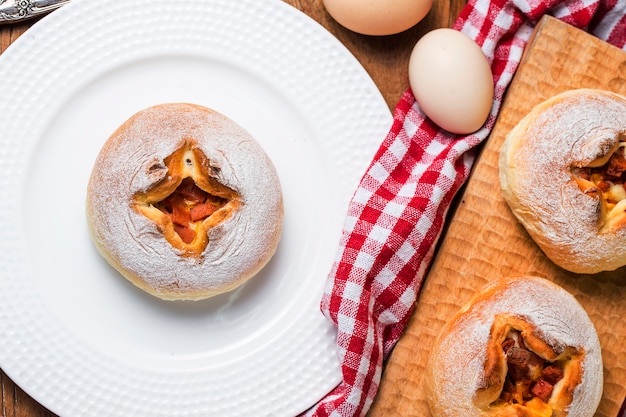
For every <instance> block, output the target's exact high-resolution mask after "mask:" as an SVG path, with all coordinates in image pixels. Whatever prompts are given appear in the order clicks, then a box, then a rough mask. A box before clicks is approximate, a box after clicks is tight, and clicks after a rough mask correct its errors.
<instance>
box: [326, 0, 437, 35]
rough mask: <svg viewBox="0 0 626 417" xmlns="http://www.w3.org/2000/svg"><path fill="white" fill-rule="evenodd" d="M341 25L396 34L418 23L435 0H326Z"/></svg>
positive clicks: (332, 14)
mask: <svg viewBox="0 0 626 417" xmlns="http://www.w3.org/2000/svg"><path fill="white" fill-rule="evenodd" d="M323 3H324V6H325V7H326V10H327V11H328V13H329V14H330V15H331V16H332V17H333V19H335V20H336V21H337V22H338V23H339V24H341V25H342V26H344V27H346V28H348V29H350V30H352V31H354V32H357V33H361V34H363V35H376V36H382V35H393V34H396V33H400V32H403V31H405V30H407V29H409V28H410V27H412V26H415V25H416V24H417V23H418V22H419V21H420V20H422V19H423V18H424V17H425V16H426V15H427V14H428V12H429V11H430V8H431V7H432V4H433V0H323Z"/></svg>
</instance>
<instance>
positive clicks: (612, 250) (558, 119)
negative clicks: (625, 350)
mask: <svg viewBox="0 0 626 417" xmlns="http://www.w3.org/2000/svg"><path fill="white" fill-rule="evenodd" d="M625 141H626V98H624V97H622V96H620V95H617V94H614V93H610V92H606V91H600V90H592V89H580V90H572V91H567V92H565V93H562V94H559V95H557V96H555V97H552V98H550V99H548V100H546V101H545V102H543V103H540V104H539V105H537V106H536V107H535V108H534V109H533V110H532V111H531V112H530V113H529V114H528V115H527V116H526V117H524V118H523V119H522V120H521V121H520V122H519V123H518V124H517V125H516V126H515V127H514V128H513V129H512V130H511V131H510V132H509V134H508V135H507V138H506V140H505V142H504V144H503V146H502V149H501V152H500V167H499V169H500V184H501V189H502V195H503V197H504V199H505V201H506V202H507V203H508V205H509V207H510V208H511V211H512V212H513V214H514V215H515V216H516V217H517V219H518V220H519V221H520V223H521V224H522V225H523V226H524V227H525V228H526V230H527V231H528V234H529V235H530V236H531V238H532V239H533V240H534V241H535V242H536V243H537V245H538V246H539V247H540V248H541V249H542V250H543V252H544V253H545V254H546V255H547V256H548V258H550V259H551V260H552V261H553V262H554V263H555V264H557V265H559V266H560V267H562V268H564V269H566V270H569V271H572V272H575V273H597V272H600V271H608V270H614V269H617V268H619V267H621V266H623V265H626V227H625V225H626V210H625V209H626V199H623V198H624V197H626V193H625V192H624V187H623V185H622V184H623V180H624V178H623V176H621V178H613V177H611V178H610V180H611V181H604V179H602V178H601V180H600V181H596V182H594V181H592V180H590V179H589V178H587V177H586V176H588V175H589V173H592V172H594V171H600V170H599V169H598V167H600V166H603V165H605V164H607V163H608V162H609V160H610V159H611V157H613V156H615V157H617V156H618V152H619V153H620V154H619V155H622V154H624V145H626V143H624V142H625ZM620 144H622V145H620ZM620 159H623V158H621V156H620ZM600 172H601V171H600ZM583 174H586V176H583ZM612 181H615V182H616V184H613V183H612ZM601 185H607V186H610V185H614V187H612V188H611V187H610V189H609V190H602V189H600V187H599V186H601ZM612 190H615V191H616V192H617V193H613V192H612ZM620 199H622V200H621V201H619V202H616V201H614V200H620Z"/></svg>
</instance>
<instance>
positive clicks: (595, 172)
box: [572, 142, 626, 210]
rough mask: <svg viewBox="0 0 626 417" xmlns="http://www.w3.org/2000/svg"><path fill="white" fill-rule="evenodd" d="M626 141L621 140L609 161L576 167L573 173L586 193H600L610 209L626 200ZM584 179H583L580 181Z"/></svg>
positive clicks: (594, 194)
mask: <svg viewBox="0 0 626 417" xmlns="http://www.w3.org/2000/svg"><path fill="white" fill-rule="evenodd" d="M625 147H626V142H620V144H619V146H618V148H617V150H616V151H615V152H613V154H611V156H610V157H609V159H608V161H606V163H604V164H602V165H600V166H589V167H581V168H574V169H573V170H572V173H573V174H574V176H575V177H576V178H578V179H579V186H580V188H581V190H582V191H583V192H584V193H585V194H589V195H591V196H593V197H596V196H598V195H600V196H601V197H602V200H603V201H604V204H605V206H606V208H607V209H608V210H611V209H612V208H614V207H615V205H616V204H617V203H619V202H620V201H622V200H626V189H625V188H624V183H626V157H625V155H624V149H625ZM580 180H582V181H580Z"/></svg>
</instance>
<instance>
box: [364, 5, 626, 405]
mask: <svg viewBox="0 0 626 417" xmlns="http://www.w3.org/2000/svg"><path fill="white" fill-rule="evenodd" d="M581 87H590V88H600V89H605V90H611V91H615V92H618V93H621V94H624V95H626V53H624V52H623V51H621V50H619V49H618V48H615V47H613V46H611V45H609V44H608V43H605V42H603V41H600V40H598V39H597V38H595V37H592V36H591V35H589V34H587V33H585V32H583V31H580V30H578V29H575V28H573V27H572V26H569V25H566V24H564V23H562V22H560V21H558V20H556V19H554V18H551V17H545V18H544V19H542V21H541V22H539V24H538V25H537V27H536V29H535V33H534V35H533V38H532V39H531V41H530V42H529V43H528V45H527V47H526V50H525V53H524V56H523V59H522V62H521V64H520V66H519V68H518V71H517V73H516V75H515V78H514V80H513V82H512V84H511V86H510V88H509V91H508V92H507V94H506V98H505V101H504V103H503V107H502V110H501V113H500V117H499V119H498V121H497V123H496V126H495V128H494V130H493V132H492V134H491V136H490V138H489V139H488V141H487V143H485V144H484V147H483V149H482V152H481V155H480V156H479V158H478V160H477V161H476V164H475V165H474V170H473V172H472V175H471V177H470V179H469V180H468V182H467V184H466V187H465V190H464V191H463V193H462V195H460V199H459V200H458V206H457V208H456V210H455V212H454V213H450V216H451V217H450V219H451V220H450V222H449V226H448V229H447V231H444V233H445V234H444V235H442V239H441V242H440V243H441V246H440V248H439V250H438V253H437V257H436V258H435V260H434V261H433V264H432V266H431V270H430V272H429V274H428V276H427V277H426V280H425V281H424V285H423V287H422V290H421V293H420V296H419V299H418V302H417V305H416V310H415V312H414V315H413V316H412V318H411V321H410V322H409V325H408V328H407V329H406V332H405V334H404V335H403V337H402V338H401V340H400V341H399V342H398V344H397V345H396V348H395V349H394V351H393V352H392V354H391V356H390V357H389V359H388V361H387V364H386V368H385V370H384V373H383V379H382V382H381V386H380V390H379V394H378V396H377V398H376V401H375V402H374V404H373V407H372V409H371V410H370V413H369V414H368V416H369V417H392V416H402V417H410V416H418V417H428V416H430V413H429V410H428V406H427V404H426V401H425V396H424V389H423V381H422V378H423V371H424V366H425V363H426V358H427V356H428V352H429V350H430V347H431V345H432V343H433V340H434V338H435V337H436V335H437V333H438V331H439V329H440V328H441V327H442V325H443V324H444V323H445V322H446V321H447V320H448V319H449V318H450V317H451V316H452V315H453V314H454V313H455V312H457V311H458V310H459V309H460V308H461V306H462V305H463V304H465V303H466V302H467V301H468V299H469V298H470V297H471V296H472V295H473V294H474V293H475V291H477V290H478V289H480V288H481V287H483V286H484V285H485V284H487V283H488V282H490V281H492V280H494V279H496V278H499V277H501V276H504V275H521V274H530V275H536V276H541V277H545V278H548V279H550V280H553V281H554V282H556V283H558V284H559V285H561V286H562V287H564V288H565V289H566V290H568V291H569V292H570V293H572V294H573V295H574V296H575V297H576V298H577V299H578V301H579V302H580V303H581V304H582V306H583V307H584V308H585V310H586V311H587V313H588V314H589V316H590V317H591V319H592V321H593V322H594V324H595V326H596V330H597V332H598V336H599V338H600V343H601V346H602V357H603V361H604V395H603V398H602V401H601V404H600V406H599V408H598V411H597V413H596V417H615V416H616V415H617V412H618V410H619V407H620V405H621V402H622V400H623V399H624V396H625V395H626V268H621V269H619V270H617V271H613V272H607V273H601V274H597V275H577V274H572V273H569V272H566V271H564V270H562V269H560V268H559V267H557V266H555V265H554V264H553V263H552V262H550V261H549V260H548V259H547V258H546V257H545V255H544V254H543V253H542V252H541V250H540V249H539V248H538V247H537V246H536V245H535V244H534V242H533V241H532V240H531V238H530V237H529V236H528V234H527V233H526V231H525V230H524V228H523V227H522V226H521V225H520V224H519V223H518V222H517V220H516V219H515V218H514V217H513V215H512V214H511V212H510V211H509V208H508V206H507V205H506V203H505V202H504V200H503V199H502V196H501V194H500V188H499V182H498V154H499V150H500V146H501V145H502V142H503V141H504V137H505V136H506V134H507V133H508V131H509V130H510V129H511V128H512V127H513V126H514V125H515V124H516V123H517V122H518V121H519V120H520V119H521V118H522V117H523V116H524V115H526V113H528V111H530V109H531V108H532V107H533V106H534V105H535V104H538V103H539V102H541V101H543V100H545V99H547V98H549V97H551V96H553V95H555V94H557V93H559V92H562V91H565V90H569V89H574V88H581ZM608 249H609V250H610V248H608Z"/></svg>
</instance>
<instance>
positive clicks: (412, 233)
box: [305, 0, 626, 417]
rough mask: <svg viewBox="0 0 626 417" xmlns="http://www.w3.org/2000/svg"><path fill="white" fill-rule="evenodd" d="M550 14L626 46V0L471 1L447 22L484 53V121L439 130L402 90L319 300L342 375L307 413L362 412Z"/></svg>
mask: <svg viewBox="0 0 626 417" xmlns="http://www.w3.org/2000/svg"><path fill="white" fill-rule="evenodd" d="M544 14H550V15H552V16H554V17H556V18H558V19H560V20H562V21H565V22H567V23H569V24H571V25H573V26H575V27H578V28H581V29H584V30H586V31H588V32H589V33H592V34H594V35H595V36H597V37H599V38H601V39H604V40H606V41H608V42H610V43H612V44H613V45H615V46H617V47H619V48H622V49H624V48H625V47H626V0H601V1H593V0H565V1H559V0H545V1H534V0H530V1H524V0H493V1H489V0H470V1H469V2H468V4H467V6H466V7H465V8H464V9H463V11H462V13H461V15H460V16H459V18H458V19H457V21H456V23H455V25H454V29H456V30H460V31H462V32H463V33H465V34H467V35H469V36H470V37H471V38H472V39H474V40H475V41H476V42H477V43H478V45H479V46H480V47H481V48H482V50H483V52H484V54H485V55H486V56H487V58H488V60H489V63H490V65H491V69H492V72H493V76H494V82H495V94H494V102H493V106H492V110H491V114H490V116H489V118H488V120H487V122H486V124H485V126H484V127H483V128H482V129H481V130H479V131H478V132H476V133H474V134H472V135H469V136H455V135H452V134H450V133H447V132H445V131H442V130H440V129H439V128H438V127H437V126H436V125H434V124H433V123H431V122H430V121H429V120H428V119H426V118H425V117H424V116H423V114H422V113H421V112H420V109H419V107H418V105H417V103H416V102H415V98H414V97H413V94H412V93H411V91H410V90H407V91H406V92H405V93H404V95H403V96H402V98H401V100H400V102H399V103H398V105H397V107H396V109H395V113H394V122H393V126H392V127H391V130H390V132H389V134H388V135H387V137H386V138H385V139H384V141H383V143H382V145H381V147H380V149H379V150H378V152H377V153H376V155H375V156H374V158H373V161H372V163H371V165H370V166H369V168H368V169H367V172H366V173H365V175H364V176H363V178H362V180H361V183H360V185H359V186H358V189H357V190H356V192H355V194H354V196H353V198H352V201H351V203H350V206H349V209H348V214H347V218H346V220H345V225H344V232H343V235H342V238H341V242H340V245H339V249H338V252H337V255H336V256H337V257H336V261H335V262H334V265H333V266H332V270H331V272H330V274H329V278H328V281H327V285H326V289H325V293H324V296H323V299H322V303H321V309H322V312H323V313H324V314H325V315H326V316H327V317H328V319H330V320H332V321H333V322H334V323H335V324H336V325H337V330H338V335H337V352H338V356H339V360H340V362H341V370H342V374H343V382H342V383H341V384H340V385H338V386H337V387H336V388H335V389H334V390H333V391H332V392H331V393H329V394H328V395H327V396H326V397H325V398H323V399H322V400H321V401H320V402H319V403H318V404H316V405H315V406H314V407H313V408H312V409H311V410H309V411H308V412H307V413H306V414H305V415H306V416H309V417H323V416H332V417H348V416H351V417H352V416H363V415H365V414H366V413H367V411H368V410H369V408H370V406H371V404H372V402H373V400H374V397H375V395H376V393H377V391H378V384H379V382H380V378H381V373H382V365H383V361H384V359H385V358H386V357H387V356H388V354H389V353H390V351H391V349H392V348H393V347H394V345H395V344H396V342H397V341H398V339H399V337H400V335H401V334H402V332H403V330H404V328H405V326H406V323H407V321H408V319H409V317H410V315H411V312H412V310H413V306H414V303H415V300H416V298H417V294H418V293H419V290H420V287H421V284H422V280H423V278H424V275H425V273H426V270H427V268H428V266H429V264H430V261H431V259H432V256H433V251H434V248H435V245H436V243H437V240H438V238H439V236H440V233H441V230H442V226H443V224H444V220H445V217H446V213H447V211H448V208H449V206H450V202H451V201H452V199H453V197H454V196H455V194H456V193H457V191H458V190H459V188H460V187H461V186H462V185H463V183H464V182H465V180H466V179H467V178H468V176H469V173H470V169H471V167H472V164H473V162H474V159H475V155H476V151H477V147H478V145H479V144H480V143H482V142H483V140H484V139H485V138H487V136H488V135H489V132H490V131H491V129H492V128H493V126H494V124H495V120H496V117H497V115H498V112H499V110H500V106H501V104H502V98H503V96H504V92H505V90H506V88H507V87H508V85H509V83H510V82H511V79H512V77H513V74H514V72H515V70H516V69H517V67H518V65H519V62H520V60H521V56H522V51H523V49H524V46H525V45H526V43H527V42H528V39H529V37H530V35H531V33H532V31H533V28H534V26H535V25H536V23H537V22H538V21H539V19H540V18H541V17H542V16H543V15H544Z"/></svg>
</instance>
